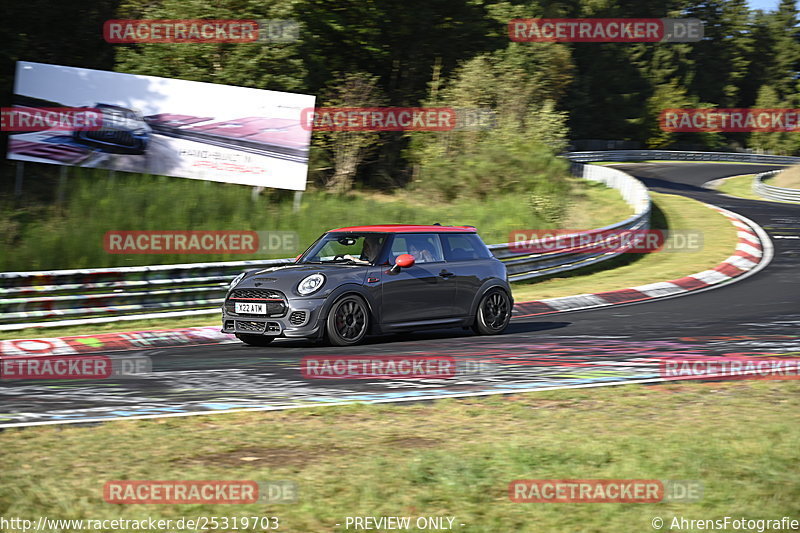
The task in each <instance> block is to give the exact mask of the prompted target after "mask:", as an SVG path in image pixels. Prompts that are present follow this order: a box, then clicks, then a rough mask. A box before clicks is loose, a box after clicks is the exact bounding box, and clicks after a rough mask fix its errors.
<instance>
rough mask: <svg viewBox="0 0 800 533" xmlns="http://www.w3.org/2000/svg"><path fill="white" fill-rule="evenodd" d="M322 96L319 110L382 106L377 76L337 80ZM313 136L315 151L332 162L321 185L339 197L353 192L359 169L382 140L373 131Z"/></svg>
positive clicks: (323, 175) (349, 77) (350, 75)
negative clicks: (324, 108)
mask: <svg viewBox="0 0 800 533" xmlns="http://www.w3.org/2000/svg"><path fill="white" fill-rule="evenodd" d="M325 93H326V96H325V97H324V99H323V102H322V107H379V106H381V105H383V104H384V103H385V97H384V96H383V95H382V94H381V91H380V89H379V87H378V78H377V76H373V75H371V74H367V73H365V72H357V73H352V74H345V75H341V76H338V77H337V78H335V79H334V81H333V82H331V84H330V86H329V87H328V88H327V89H326V90H325ZM318 107H319V106H318ZM312 136H313V137H312V138H313V141H314V142H313V144H314V149H315V150H320V151H325V152H327V154H328V159H329V160H331V161H332V162H333V169H332V172H322V173H321V174H320V176H321V181H322V182H323V185H324V186H325V188H326V189H327V190H328V191H330V192H334V193H338V194H344V193H347V192H349V191H350V190H351V189H352V188H353V182H354V181H355V177H356V173H357V172H358V169H359V166H360V165H361V164H362V163H363V161H364V159H365V158H366V157H367V155H368V154H369V152H370V151H371V150H374V149H375V148H376V147H378V146H379V144H380V139H381V138H380V136H379V135H378V133H376V132H373V131H320V130H318V131H315V132H314V133H313V134H312Z"/></svg>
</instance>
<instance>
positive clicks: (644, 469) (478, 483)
mask: <svg viewBox="0 0 800 533" xmlns="http://www.w3.org/2000/svg"><path fill="white" fill-rule="evenodd" d="M798 413H800V382H797V381H784V382H777V381H772V382H764V381H762V382H742V381H739V382H728V383H714V384H697V383H692V384H690V383H682V384H669V385H659V386H651V387H642V386H625V387H613V388H605V387H604V388H597V389H573V390H567V391H552V392H540V393H529V394H520V395H513V396H494V397H489V398H483V399H464V400H444V401H438V402H434V403H429V404H414V405H404V406H397V405H382V406H379V405H353V406H347V407H324V408H312V409H301V410H294V411H283V412H261V413H240V414H229V415H209V416H201V417H190V418H177V419H161V420H152V421H127V422H126V421H123V422H111V423H107V424H103V425H100V426H97V427H89V428H80V427H60V428H56V427H35V428H26V429H20V430H16V429H12V430H7V431H4V432H2V433H0V446H2V449H3V453H2V454H0V510H2V514H3V515H4V516H6V517H9V516H20V517H26V518H29V519H33V520H34V521H35V520H36V517H38V516H40V515H47V516H48V517H49V518H51V519H52V518H63V519H68V518H92V519H104V518H118V517H120V518H128V519H134V518H138V519H141V518H144V517H147V516H152V517H157V518H178V517H181V516H203V515H205V516H229V517H230V516H239V517H243V516H263V515H267V516H273V515H274V516H279V517H280V520H281V527H280V530H285V531H293V532H314V533H323V532H333V531H337V532H338V531H345V529H344V520H345V517H346V516H375V517H378V516H411V517H418V516H454V517H455V519H456V520H455V522H454V525H455V529H457V530H459V531H464V532H495V531H547V532H562V531H563V532H570V533H571V532H574V531H586V532H601V531H602V532H606V531H609V532H610V531H651V530H652V528H651V520H652V519H653V518H654V517H656V516H657V517H661V518H662V519H663V520H664V521H665V523H666V524H669V523H670V521H671V519H672V518H673V517H675V516H684V517H686V518H694V519H717V518H722V517H724V516H735V517H737V518H738V517H745V518H749V519H757V518H762V519H763V518H770V519H776V518H778V519H779V518H780V517H782V516H787V515H788V516H792V515H794V518H798V517H797V514H798V511H800V507H798V501H800V477H798V476H797V472H798V470H799V469H800V447H799V446H797V443H798V442H800V415H798ZM176 434H180V435H181V437H180V439H179V440H176V439H175V435H176ZM131 435H135V438H131ZM124 479H130V480H137V479H138V480H147V479H154V480H184V479H194V480H214V479H220V480H237V479H239V480H254V481H269V480H289V481H294V482H296V483H297V485H298V489H299V495H298V496H299V498H298V502H297V503H295V504H283V505H271V506H267V505H263V504H262V505H258V504H252V505H111V504H106V503H104V501H103V496H102V494H103V485H104V483H105V482H106V481H109V480H124ZM515 479H661V480H697V481H699V482H701V483H702V484H703V489H704V494H703V497H702V500H701V501H699V502H697V503H654V504H589V503H584V504H544V503H539V504H535V503H513V502H511V501H509V497H508V492H507V490H508V485H509V482H511V481H512V480H515ZM337 523H339V524H342V526H340V527H336V526H335V524H337ZM459 524H465V526H464V527H460V526H459ZM664 529H665V530H667V529H669V528H668V527H665V528H664ZM351 530H352V528H351ZM673 530H677V529H673ZM680 530H681V531H683V530H684V529H680Z"/></svg>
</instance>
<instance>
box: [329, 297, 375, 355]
mask: <svg viewBox="0 0 800 533" xmlns="http://www.w3.org/2000/svg"><path fill="white" fill-rule="evenodd" d="M368 330H369V308H368V307H367V304H366V302H364V300H363V299H362V298H361V297H359V296H356V295H354V294H348V295H346V296H343V297H342V298H339V299H338V300H336V302H334V304H333V305H332V306H331V309H330V311H328V317H327V319H326V320H325V333H326V336H327V338H328V342H330V343H331V344H333V345H334V346H353V345H355V344H358V343H360V342H361V341H362V340H363V339H364V337H366V335H367V331H368Z"/></svg>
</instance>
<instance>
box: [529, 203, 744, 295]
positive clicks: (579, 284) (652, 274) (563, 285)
mask: <svg viewBox="0 0 800 533" xmlns="http://www.w3.org/2000/svg"><path fill="white" fill-rule="evenodd" d="M650 196H651V198H652V200H653V214H652V217H651V227H652V228H653V229H668V230H670V231H675V230H699V231H702V234H703V246H702V248H701V249H700V250H698V251H686V252H659V253H652V254H625V255H623V256H621V257H620V258H617V259H612V260H611V261H609V262H608V263H601V264H600V265H598V266H596V267H589V273H588V274H587V273H586V271H585V270H584V271H581V270H576V271H573V272H572V273H565V274H559V275H556V276H554V277H552V278H548V279H545V280H539V281H537V280H533V281H530V282H524V283H515V284H513V290H514V298H515V300H516V301H519V302H524V301H528V300H540V299H542V298H556V297H559V296H570V295H574V294H584V293H595V292H603V291H611V290H615V289H624V288H627V287H635V286H639V285H645V284H648V283H655V282H658V281H668V280H671V279H676V278H680V277H683V276H687V275H690V274H695V273H697V272H702V271H703V270H707V269H709V268H713V267H714V266H716V265H718V264H719V263H721V262H722V261H723V260H725V259H727V258H728V257H729V256H731V255H732V254H733V251H734V248H735V247H736V242H737V236H736V228H735V227H734V226H733V225H731V223H730V221H728V219H727V218H725V217H724V216H722V215H721V214H719V213H718V212H717V211H715V210H713V209H710V208H708V207H706V206H705V205H703V204H702V203H700V202H698V201H696V200H691V199H689V198H684V197H682V196H675V195H670V194H659V193H653V192H651V193H650ZM614 266H616V268H609V267H614Z"/></svg>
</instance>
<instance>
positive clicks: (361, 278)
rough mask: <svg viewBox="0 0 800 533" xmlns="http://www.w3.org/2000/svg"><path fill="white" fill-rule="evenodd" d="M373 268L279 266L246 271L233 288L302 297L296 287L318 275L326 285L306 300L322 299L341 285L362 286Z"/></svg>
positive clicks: (359, 266) (358, 266) (360, 266)
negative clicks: (263, 290) (271, 291)
mask: <svg viewBox="0 0 800 533" xmlns="http://www.w3.org/2000/svg"><path fill="white" fill-rule="evenodd" d="M376 268H378V267H373V266H368V265H330V264H328V265H311V264H298V265H280V266H275V267H270V268H265V269H262V270H255V271H252V272H248V273H247V275H246V276H245V277H244V279H242V281H240V282H239V283H238V284H237V285H236V287H235V288H237V289H242V288H260V289H275V290H279V291H282V292H283V293H284V294H285V295H286V296H287V297H289V298H304V297H303V296H300V295H298V294H297V293H296V292H295V290H296V288H297V284H298V283H299V282H300V280H302V279H303V278H305V277H306V276H310V275H311V274H316V273H320V274H323V275H324V276H325V284H324V285H323V286H322V289H321V290H319V291H317V292H315V293H314V294H312V295H309V296H307V297H306V298H324V297H325V296H326V294H327V293H329V292H330V291H331V290H333V289H335V288H336V287H338V286H339V285H342V284H344V283H356V284H359V285H363V284H364V282H365V280H366V276H367V273H368V272H369V271H370V270H374V269H376Z"/></svg>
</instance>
